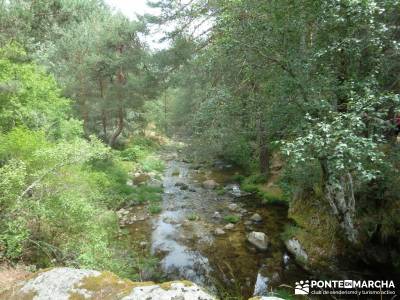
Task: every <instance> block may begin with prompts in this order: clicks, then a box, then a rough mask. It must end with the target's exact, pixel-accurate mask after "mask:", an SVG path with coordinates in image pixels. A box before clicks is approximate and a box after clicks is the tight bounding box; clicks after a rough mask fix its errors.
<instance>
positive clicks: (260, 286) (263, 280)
mask: <svg viewBox="0 0 400 300" xmlns="http://www.w3.org/2000/svg"><path fill="white" fill-rule="evenodd" d="M268 283H269V278H268V277H266V276H263V275H262V274H261V273H258V274H257V279H256V284H255V285H254V292H253V295H254V296H261V295H265V293H266V292H268Z"/></svg>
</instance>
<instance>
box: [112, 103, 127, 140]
mask: <svg viewBox="0 0 400 300" xmlns="http://www.w3.org/2000/svg"><path fill="white" fill-rule="evenodd" d="M123 130H124V110H123V108H122V106H120V107H119V109H118V116H117V129H116V130H115V132H114V133H113V135H112V136H111V138H110V142H109V145H110V147H113V146H114V145H115V142H116V141H117V139H118V137H119V135H120V134H121V133H122V131H123Z"/></svg>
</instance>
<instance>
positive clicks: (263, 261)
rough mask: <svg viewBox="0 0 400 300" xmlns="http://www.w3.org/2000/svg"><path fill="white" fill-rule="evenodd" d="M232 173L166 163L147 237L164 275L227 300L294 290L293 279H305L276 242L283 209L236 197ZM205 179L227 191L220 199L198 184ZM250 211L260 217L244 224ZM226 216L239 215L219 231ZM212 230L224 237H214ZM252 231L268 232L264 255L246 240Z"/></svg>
mask: <svg viewBox="0 0 400 300" xmlns="http://www.w3.org/2000/svg"><path fill="white" fill-rule="evenodd" d="M232 174H233V170H202V169H200V170H198V167H194V166H193V165H191V164H190V163H187V162H184V161H180V160H177V159H176V158H175V159H171V160H169V161H167V162H166V170H165V174H164V180H163V186H164V194H163V204H162V206H163V211H162V212H161V213H160V214H159V215H158V216H156V217H154V218H153V219H152V234H151V252H152V253H153V254H154V255H156V256H158V257H159V258H160V260H161V262H160V267H161V269H162V272H163V273H164V275H165V276H166V277H167V278H168V279H170V280H175V279H188V280H191V281H193V282H196V283H198V284H199V285H201V286H203V287H205V288H206V289H208V290H210V291H212V292H214V293H216V294H218V295H219V296H220V297H222V298H228V297H234V298H231V299H235V297H236V298H237V299H240V297H243V298H246V297H250V296H253V295H266V294H267V293H268V292H270V291H271V290H272V289H276V288H277V287H279V286H280V285H281V284H286V285H289V286H294V283H295V281H296V280H304V279H305V278H307V277H308V275H307V274H306V273H305V272H304V271H303V270H301V269H299V268H298V267H297V266H296V265H295V264H294V263H293V261H292V259H291V258H290V256H289V255H288V253H286V251H285V247H284V245H283V243H282V242H281V240H280V234H281V232H282V231H283V229H284V226H285V224H286V223H287V222H288V220H287V217H286V216H287V208H286V207H284V206H279V205H263V206H261V205H259V202H258V200H257V199H254V198H252V197H245V198H241V197H237V196H238V193H240V191H239V190H238V187H237V186H235V185H232V183H231V182H230V178H231V177H232ZM206 179H212V180H215V181H216V182H218V183H219V184H220V186H225V187H226V186H228V187H229V189H228V190H227V192H226V193H225V194H224V195H221V193H217V191H216V190H211V189H206V188H204V187H203V186H202V182H203V181H204V180H206ZM182 186H183V187H182ZM232 203H236V204H237V205H238V209H237V210H236V211H234V212H233V211H232V210H230V209H229V208H228V206H229V204H232ZM216 212H218V213H219V214H216ZM253 213H258V214H259V215H261V217H262V221H261V222H259V223H251V224H249V223H250V222H249V219H250V217H251V216H252V215H253ZM218 215H220V216H221V217H218ZM228 215H237V216H239V217H240V221H239V222H238V223H236V224H235V225H234V227H233V229H223V228H224V226H225V225H226V224H228V223H227V222H226V221H225V220H224V216H228ZM246 221H247V222H246ZM216 228H221V229H223V230H224V231H225V234H222V235H216V234H215V229H216ZM251 231H261V232H264V233H266V234H267V236H268V238H269V241H270V245H269V248H268V250H267V251H265V252H260V251H258V250H257V249H256V248H255V247H254V246H252V245H251V244H250V243H248V242H247V240H246V235H247V234H248V233H249V232H251Z"/></svg>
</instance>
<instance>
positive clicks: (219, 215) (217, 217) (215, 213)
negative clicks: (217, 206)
mask: <svg viewBox="0 0 400 300" xmlns="http://www.w3.org/2000/svg"><path fill="white" fill-rule="evenodd" d="M212 217H213V218H214V219H221V218H222V216H221V214H220V213H219V212H218V211H216V212H214V214H213V216H212Z"/></svg>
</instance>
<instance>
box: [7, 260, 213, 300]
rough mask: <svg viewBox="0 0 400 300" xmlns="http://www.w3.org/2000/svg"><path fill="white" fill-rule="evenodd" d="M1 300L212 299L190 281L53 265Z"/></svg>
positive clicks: (16, 286)
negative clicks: (144, 279)
mask: <svg viewBox="0 0 400 300" xmlns="http://www.w3.org/2000/svg"><path fill="white" fill-rule="evenodd" d="M0 299H1V300H3V299H4V300H6V299H7V300H20V299H26V300H28V299H29V300H30V299H34V300H50V299H51V300H73V299H74V300H75V299H93V300H94V299H96V300H103V299H104V300H105V299H120V300H142V299H159V300H172V299H175V300H178V299H179V300H191V299H202V300H213V299H216V298H215V297H214V296H212V295H210V294H208V293H207V292H205V291H204V290H203V289H201V288H200V287H199V286H197V285H196V284H194V283H192V282H190V281H173V282H166V283H162V284H155V283H153V282H132V281H130V280H125V279H121V278H119V277H118V276H116V275H114V274H112V273H109V272H98V271H93V270H81V269H73V268H54V269H50V270H44V271H42V272H39V273H36V274H34V275H33V276H32V277H31V278H29V279H27V280H25V281H21V282H19V283H17V284H15V285H14V286H13V287H12V288H10V289H8V290H6V291H4V292H2V293H1V294H0Z"/></svg>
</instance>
